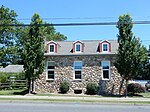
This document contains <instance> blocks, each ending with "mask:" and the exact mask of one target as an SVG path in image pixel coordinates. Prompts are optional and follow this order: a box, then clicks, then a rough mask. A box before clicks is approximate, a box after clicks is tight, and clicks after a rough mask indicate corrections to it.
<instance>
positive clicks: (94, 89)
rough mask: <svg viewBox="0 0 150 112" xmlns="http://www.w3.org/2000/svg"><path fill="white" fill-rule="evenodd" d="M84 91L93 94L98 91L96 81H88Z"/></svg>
mask: <svg viewBox="0 0 150 112" xmlns="http://www.w3.org/2000/svg"><path fill="white" fill-rule="evenodd" d="M86 90H87V91H86V93H87V94H89V95H95V94H97V92H98V85H97V84H96V83H88V84H87V86H86Z"/></svg>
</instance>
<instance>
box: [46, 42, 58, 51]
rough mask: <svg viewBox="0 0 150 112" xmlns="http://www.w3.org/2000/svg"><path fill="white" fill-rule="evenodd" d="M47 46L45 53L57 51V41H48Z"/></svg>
mask: <svg viewBox="0 0 150 112" xmlns="http://www.w3.org/2000/svg"><path fill="white" fill-rule="evenodd" d="M47 46H48V49H47V53H57V51H58V43H56V42H54V41H50V42H48V43H47Z"/></svg>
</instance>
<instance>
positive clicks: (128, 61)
mask: <svg viewBox="0 0 150 112" xmlns="http://www.w3.org/2000/svg"><path fill="white" fill-rule="evenodd" d="M132 27H133V22H132V18H131V16H130V15H129V14H125V15H122V16H120V17H119V20H118V23H117V28H118V30H119V34H118V43H119V48H118V53H117V58H116V63H115V66H116V68H117V69H118V72H119V73H120V75H121V76H122V78H123V79H124V80H125V82H126V87H127V83H128V81H129V80H130V79H132V78H133V77H135V76H136V75H138V73H139V72H141V71H142V68H143V65H144V63H145V62H146V61H147V51H146V48H145V47H144V46H143V45H142V44H141V42H140V39H139V38H136V37H135V36H133V33H132ZM125 95H127V88H126V94H125Z"/></svg>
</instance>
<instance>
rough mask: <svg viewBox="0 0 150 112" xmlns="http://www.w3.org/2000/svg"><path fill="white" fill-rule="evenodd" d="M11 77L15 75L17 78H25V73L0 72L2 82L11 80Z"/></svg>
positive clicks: (0, 81)
mask: <svg viewBox="0 0 150 112" xmlns="http://www.w3.org/2000/svg"><path fill="white" fill-rule="evenodd" d="M10 77H15V80H22V79H25V74H24V73H23V72H21V73H4V72H0V83H5V82H7V81H9V80H10Z"/></svg>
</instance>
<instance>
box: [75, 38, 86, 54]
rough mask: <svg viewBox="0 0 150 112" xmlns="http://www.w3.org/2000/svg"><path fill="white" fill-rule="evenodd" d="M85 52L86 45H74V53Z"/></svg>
mask: <svg viewBox="0 0 150 112" xmlns="http://www.w3.org/2000/svg"><path fill="white" fill-rule="evenodd" d="M82 52H84V44H83V43H82V42H81V41H75V42H74V43H73V53H82Z"/></svg>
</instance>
